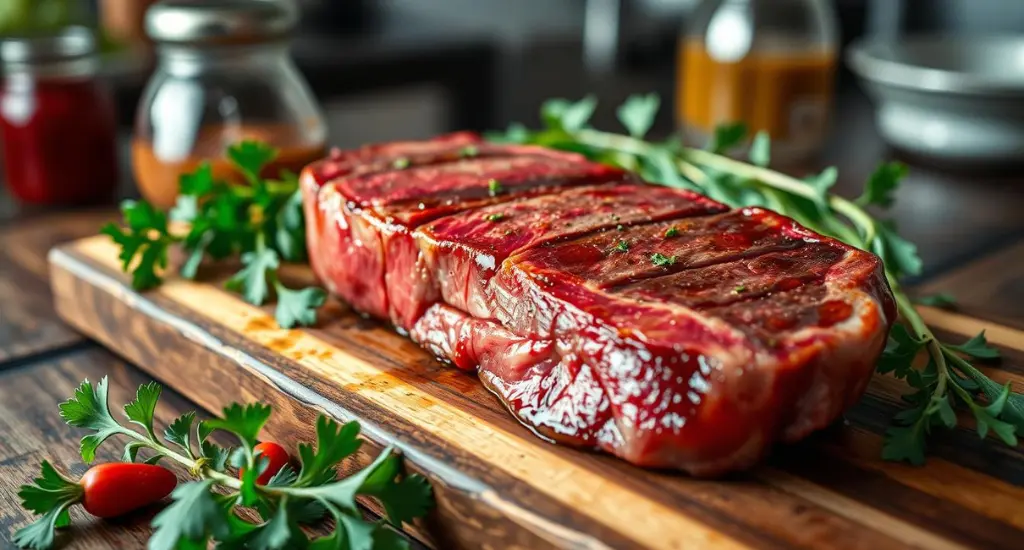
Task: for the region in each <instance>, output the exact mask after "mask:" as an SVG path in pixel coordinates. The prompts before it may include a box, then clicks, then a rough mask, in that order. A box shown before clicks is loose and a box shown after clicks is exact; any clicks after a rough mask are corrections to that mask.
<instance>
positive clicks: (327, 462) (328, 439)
mask: <svg viewBox="0 0 1024 550" xmlns="http://www.w3.org/2000/svg"><path fill="white" fill-rule="evenodd" d="M361 444H362V441H361V440H360V439H359V424H358V423H357V422H349V423H347V424H345V425H343V426H342V425H339V424H338V423H337V422H335V421H334V420H332V419H330V418H328V417H326V416H324V415H320V417H319V418H317V421H316V450H315V451H314V449H313V447H312V446H310V445H308V444H306V443H300V444H299V447H298V449H299V460H300V462H301V463H302V470H301V473H300V474H299V479H298V482H297V484H298V485H310V484H312V483H313V481H314V480H315V479H317V478H318V477H319V476H321V475H322V474H323V472H324V471H326V470H328V469H332V470H333V468H334V466H335V465H336V464H337V463H338V462H340V461H341V460H342V459H344V458H346V457H348V456H351V455H352V454H353V453H355V452H356V451H357V450H359V447H360V445H361Z"/></svg>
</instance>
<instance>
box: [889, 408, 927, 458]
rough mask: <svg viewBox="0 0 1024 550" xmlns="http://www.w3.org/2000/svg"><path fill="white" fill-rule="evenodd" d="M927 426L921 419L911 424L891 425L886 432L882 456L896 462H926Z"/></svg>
mask: <svg viewBox="0 0 1024 550" xmlns="http://www.w3.org/2000/svg"><path fill="white" fill-rule="evenodd" d="M922 418H924V417H922ZM926 426H927V424H925V423H924V422H923V421H919V422H915V423H914V424H911V425H910V426H892V427H890V428H889V429H888V430H886V432H885V443H884V444H883V446H882V458H883V459H884V460H891V461H894V462H900V461H906V462H909V463H911V464H914V465H915V466H919V465H921V464H924V451H925V436H926V435H927V432H926Z"/></svg>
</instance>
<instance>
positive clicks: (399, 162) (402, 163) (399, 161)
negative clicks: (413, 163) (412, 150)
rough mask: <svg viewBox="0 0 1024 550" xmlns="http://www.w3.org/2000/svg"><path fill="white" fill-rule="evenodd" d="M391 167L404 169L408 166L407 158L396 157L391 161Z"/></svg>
mask: <svg viewBox="0 0 1024 550" xmlns="http://www.w3.org/2000/svg"><path fill="white" fill-rule="evenodd" d="M391 167H392V168H394V169H395V170H405V169H406V168H408V167H409V159H407V158H405V157H398V158H396V159H395V160H394V162H392V163H391Z"/></svg>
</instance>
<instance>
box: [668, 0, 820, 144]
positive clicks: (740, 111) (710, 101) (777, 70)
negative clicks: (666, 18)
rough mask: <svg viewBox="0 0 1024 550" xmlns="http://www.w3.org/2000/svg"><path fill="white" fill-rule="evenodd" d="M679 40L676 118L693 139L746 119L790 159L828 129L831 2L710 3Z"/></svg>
mask: <svg viewBox="0 0 1024 550" xmlns="http://www.w3.org/2000/svg"><path fill="white" fill-rule="evenodd" d="M691 22H692V24H691V25H689V27H688V28H687V29H686V31H685V32H684V33H683V35H682V37H681V39H680V44H679V55H678V59H679V68H678V71H677V86H676V88H677V89H676V117H677V122H678V124H679V126H680V127H681V128H682V130H683V133H684V136H685V137H686V139H687V141H690V142H694V143H701V142H706V141H707V140H708V139H709V138H710V136H711V134H712V132H713V131H714V128H715V127H716V126H718V125H720V124H725V123H734V122H743V123H745V124H746V125H747V127H748V129H749V130H750V132H751V135H752V134H753V133H754V132H757V131H760V130H765V131H767V132H768V133H769V134H770V135H771V137H772V152H773V159H774V160H777V161H781V162H783V163H785V162H789V161H799V160H804V159H806V158H807V157H810V156H812V155H813V154H815V153H816V152H817V151H818V150H819V149H820V146H821V144H822V141H823V140H824V139H825V136H826V134H827V131H828V122H829V114H830V111H831V107H832V96H833V81H834V75H835V67H836V58H837V50H838V47H839V45H838V36H837V34H838V33H837V21H836V15H835V12H834V10H833V8H832V5H831V2H830V1H829V0H705V2H704V3H703V4H701V5H700V7H698V9H697V10H695V12H694V16H693V18H692V20H691Z"/></svg>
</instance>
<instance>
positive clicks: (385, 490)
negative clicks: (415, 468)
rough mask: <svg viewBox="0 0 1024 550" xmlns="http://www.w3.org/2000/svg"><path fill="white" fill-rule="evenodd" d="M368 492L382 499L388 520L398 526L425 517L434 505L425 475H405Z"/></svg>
mask: <svg viewBox="0 0 1024 550" xmlns="http://www.w3.org/2000/svg"><path fill="white" fill-rule="evenodd" d="M367 493H368V494H370V495H373V496H375V497H377V499H378V500H380V502H381V504H383V505H384V511H385V512H386V513H387V517H388V521H390V522H391V524H392V525H394V526H396V527H398V526H401V524H402V523H411V522H412V520H414V519H416V518H418V517H423V516H424V515H426V514H427V512H429V511H430V508H431V507H432V505H433V504H432V503H433V492H432V490H431V488H430V483H429V482H428V481H427V480H426V479H425V478H424V477H423V476H420V475H416V474H413V475H408V476H405V477H403V478H402V479H401V481H398V482H393V483H387V484H385V485H383V486H381V487H379V488H375V489H373V490H372V491H367Z"/></svg>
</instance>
